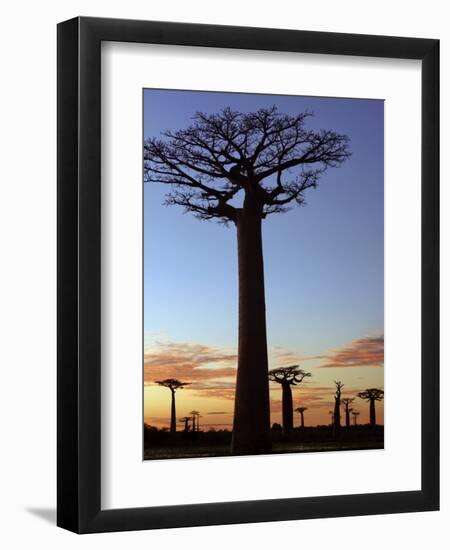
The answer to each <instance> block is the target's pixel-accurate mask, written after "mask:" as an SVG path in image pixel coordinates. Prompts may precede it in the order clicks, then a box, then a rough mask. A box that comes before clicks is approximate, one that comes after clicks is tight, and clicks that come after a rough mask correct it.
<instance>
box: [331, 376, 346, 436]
mask: <svg viewBox="0 0 450 550" xmlns="http://www.w3.org/2000/svg"><path fill="white" fill-rule="evenodd" d="M334 384H335V386H336V392H335V394H334V417H333V433H334V437H335V438H338V437H339V433H340V431H341V391H342V388H343V387H344V384H343V383H342V382H336V381H335V382H334Z"/></svg>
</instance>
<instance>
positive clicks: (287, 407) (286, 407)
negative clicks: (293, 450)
mask: <svg viewBox="0 0 450 550" xmlns="http://www.w3.org/2000/svg"><path fill="white" fill-rule="evenodd" d="M281 387H282V390H283V395H282V402H283V432H284V433H289V432H291V431H292V428H293V427H294V416H293V414H294V413H293V412H292V390H291V385H290V384H289V383H287V384H281ZM302 417H303V415H302Z"/></svg>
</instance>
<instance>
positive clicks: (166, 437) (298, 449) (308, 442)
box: [144, 426, 384, 460]
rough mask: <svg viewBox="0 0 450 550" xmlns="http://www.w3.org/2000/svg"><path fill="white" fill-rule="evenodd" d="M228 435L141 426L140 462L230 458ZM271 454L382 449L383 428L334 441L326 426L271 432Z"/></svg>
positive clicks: (347, 433) (346, 432)
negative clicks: (142, 453) (172, 433)
mask: <svg viewBox="0 0 450 550" xmlns="http://www.w3.org/2000/svg"><path fill="white" fill-rule="evenodd" d="M230 444H231V432H230V431H228V430H218V431H215V430H210V431H207V432H203V431H200V432H196V433H195V434H193V433H191V432H188V433H184V432H178V433H176V434H175V435H171V434H170V433H168V431H167V430H158V429H157V428H153V427H149V426H145V428H144V460H155V459H160V460H161V459H168V458H193V457H213V456H230ZM272 448H273V450H272V452H273V453H308V452H309V453H310V452H326V451H354V450H364V449H383V448H384V427H383V426H375V427H371V426H351V427H350V428H341V432H340V436H339V439H338V440H335V439H334V438H333V433H332V430H331V428H330V426H317V427H305V428H303V429H301V428H295V429H294V430H293V432H292V433H291V434H290V435H289V436H288V435H285V434H283V433H282V432H280V431H278V430H272Z"/></svg>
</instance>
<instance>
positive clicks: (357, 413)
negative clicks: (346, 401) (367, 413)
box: [352, 410, 361, 426]
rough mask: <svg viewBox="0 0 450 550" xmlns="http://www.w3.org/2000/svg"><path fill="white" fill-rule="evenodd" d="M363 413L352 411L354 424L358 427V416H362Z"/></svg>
mask: <svg viewBox="0 0 450 550" xmlns="http://www.w3.org/2000/svg"><path fill="white" fill-rule="evenodd" d="M360 414H361V413H360V412H358V411H353V410H352V416H353V424H354V425H355V426H356V425H357V424H358V416H359V415H360Z"/></svg>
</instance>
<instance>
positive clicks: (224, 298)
mask: <svg viewBox="0 0 450 550" xmlns="http://www.w3.org/2000/svg"><path fill="white" fill-rule="evenodd" d="M143 341H144V349H143V396H144V407H143V423H144V424H143V453H144V456H143V458H144V459H145V460H152V459H176V458H196V457H214V456H232V455H250V454H269V453H287V452H295V453H302V452H324V451H349V450H353V451H356V450H365V449H382V448H383V446H384V101H383V100H382V99H362V98H361V99H360V98H332V97H307V96H284V95H269V94H248V93H231V92H216V91H211V92H206V91H183V90H163V89H145V90H144V91H143Z"/></svg>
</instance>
